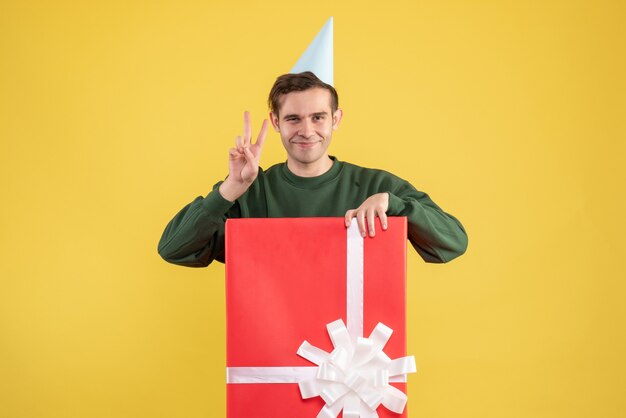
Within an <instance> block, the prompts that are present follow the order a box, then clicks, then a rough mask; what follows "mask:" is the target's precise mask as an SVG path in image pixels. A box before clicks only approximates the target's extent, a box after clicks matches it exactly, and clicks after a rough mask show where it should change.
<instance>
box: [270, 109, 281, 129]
mask: <svg viewBox="0 0 626 418" xmlns="http://www.w3.org/2000/svg"><path fill="white" fill-rule="evenodd" d="M270 120H271V121H272V126H273V127H274V130H275V131H276V132H280V126H279V125H278V115H275V114H274V112H270Z"/></svg>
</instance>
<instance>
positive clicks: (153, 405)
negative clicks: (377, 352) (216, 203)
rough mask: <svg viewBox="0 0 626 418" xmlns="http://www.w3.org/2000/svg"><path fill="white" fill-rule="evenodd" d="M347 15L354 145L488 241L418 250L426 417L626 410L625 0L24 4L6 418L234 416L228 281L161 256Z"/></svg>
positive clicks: (344, 76)
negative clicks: (453, 254) (424, 254)
mask: <svg viewBox="0 0 626 418" xmlns="http://www.w3.org/2000/svg"><path fill="white" fill-rule="evenodd" d="M330 15H333V16H334V17H335V68H336V70H335V83H336V86H337V88H338V90H339V94H340V104H341V106H342V107H343V108H344V111H345V116H344V120H343V122H342V126H341V127H340V129H339V131H337V132H336V134H335V136H334V138H333V141H334V143H333V144H332V145H331V151H332V153H333V154H334V155H337V156H338V157H339V158H340V159H343V160H347V161H350V162H353V163H357V164H360V165H364V166H373V167H378V168H384V169H387V170H390V171H393V172H394V173H396V174H398V175H400V176H401V177H404V178H406V179H407V180H409V181H410V182H411V183H413V184H414V185H415V186H416V187H418V188H419V189H422V190H424V191H427V192H428V193H429V194H430V195H431V197H432V198H433V199H434V200H435V201H436V202H437V203H439V204H440V205H441V206H442V207H443V208H444V209H446V210H448V211H449V212H451V213H453V214H455V215H456V216H458V217H459V219H461V221H462V222H463V223H464V225H465V226H466V228H467V230H468V233H469V236H470V247H469V250H468V253H467V254H466V255H465V256H464V257H462V258H460V259H458V260H456V261H454V262H452V263H450V264H448V265H426V264H424V263H423V262H422V261H421V259H419V257H418V256H417V255H416V254H415V253H414V252H411V253H410V258H409V265H408V272H409V273H408V274H409V277H408V283H409V295H408V301H409V308H408V311H409V324H410V325H409V352H410V353H412V354H414V355H415V356H416V359H417V363H418V368H419V373H418V374H417V375H413V376H411V377H410V389H409V408H410V412H411V416H414V417H424V418H437V417H442V418H443V417H454V418H461V417H481V418H482V417H520V418H528V417H546V418H554V417H568V418H570V417H603V418H608V417H624V416H626V401H625V400H624V393H625V390H626V377H625V376H626V362H625V360H624V358H623V357H624V355H626V337H625V335H624V334H625V328H626V308H625V307H624V305H625V302H624V296H625V290H626V286H625V285H624V279H625V277H626V268H625V267H624V258H625V254H626V245H625V244H624V237H625V236H626V230H625V222H624V220H623V217H624V216H625V215H624V214H625V212H626V205H625V198H624V190H625V181H624V180H625V178H626V169H625V168H624V166H625V165H626V158H625V154H626V152H625V151H626V149H625V148H626V146H625V143H626V129H625V127H624V126H625V124H624V120H625V116H626V82H625V79H626V77H625V74H626V60H625V49H626V43H625V41H626V33H625V29H624V28H625V25H624V21H626V13H625V6H624V2H622V1H617V0H616V1H591V0H588V1H565V0H563V1H550V0H548V1H530V2H526V1H509V0H507V1H495V0H494V1H417V2H416V1H404V2H399V1H384V2H371V3H367V2H362V1H353V2H339V1H336V0H335V1H325V0H321V1H317V2H309V3H306V2H305V3H302V2H290V1H267V2H251V1H242V2H236V1H233V2H227V1H186V0H185V1H130V2H129V1H107V2H79V1H76V2H70V1H66V0H61V1H54V2H53V1H17V0H9V1H6V0H5V1H3V2H2V5H1V6H0V139H1V143H0V144H1V149H0V185H1V189H0V190H1V193H2V204H1V205H0V231H1V232H0V234H1V235H0V257H1V259H0V417H2V418H5V417H6V418H31V417H33V418H39V417H46V418H47V417H94V418H96V417H97V418H100V417H102V418H104V417H107V418H108V417H120V418H126V417H128V418H131V417H132V418H135V417H150V418H157V417H168V418H169V417H185V418H192V417H222V416H224V415H225V413H224V411H225V384H224V377H225V373H224V364H225V350H224V344H225V340H224V332H225V329H224V322H225V318H224V268H223V266H222V265H217V264H216V265H213V266H211V267H209V268H208V269H195V270H194V269H186V268H182V267H177V266H172V265H168V264H166V263H165V262H164V261H162V260H161V259H160V258H159V257H158V255H157V253H156V245H157V242H158V239H159V237H160V234H161V232H162V230H163V228H164V227H165V224H166V223H167V222H168V221H169V219H170V218H171V217H172V216H173V215H174V214H175V213H176V212H177V211H178V210H179V209H180V208H181V207H182V206H183V205H185V204H186V203H187V202H188V201H190V200H192V199H193V198H194V197H195V196H197V195H201V194H202V195H204V194H206V193H207V192H208V191H209V190H210V188H211V187H212V185H213V184H214V183H215V182H216V181H218V180H219V179H221V178H223V177H224V175H225V174H226V171H227V149H228V147H229V146H230V144H231V143H232V142H233V140H234V137H235V135H237V134H238V133H239V132H240V131H241V129H242V128H241V125H242V116H241V115H242V112H243V110H246V109H247V110H250V111H251V113H252V117H253V123H254V126H255V131H256V130H258V127H259V125H260V121H261V119H262V117H263V115H265V114H266V111H267V108H266V104H265V100H266V95H267V93H268V90H269V88H270V86H271V84H272V82H273V80H274V78H275V77H276V76H277V75H278V74H281V73H283V72H287V71H288V70H289V69H290V68H291V66H292V64H293V63H295V61H296V60H297V58H298V57H299V56H300V54H301V53H302V52H303V51H304V49H305V48H306V46H307V45H308V44H309V43H310V41H311V40H312V38H313V36H314V35H315V34H316V33H317V31H318V30H319V29H320V28H321V27H322V25H323V24H324V23H325V21H326V20H327V19H328V17H329V16H330ZM284 158H285V156H284V151H283V150H282V148H281V145H280V141H279V138H278V136H277V134H276V133H274V132H272V134H271V136H270V138H269V141H268V143H267V146H266V149H265V150H264V155H263V157H262V163H263V166H264V167H268V166H269V165H271V164H273V163H275V162H279V161H282V160H284ZM252 418H253V417H252Z"/></svg>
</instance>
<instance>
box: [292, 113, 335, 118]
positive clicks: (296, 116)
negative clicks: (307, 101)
mask: <svg viewBox="0 0 626 418" xmlns="http://www.w3.org/2000/svg"><path fill="white" fill-rule="evenodd" d="M326 115H328V112H315V113H311V114H310V115H309V116H326ZM299 117H301V116H300V115H296V114H295V113H293V114H289V115H285V116H283V119H289V118H299Z"/></svg>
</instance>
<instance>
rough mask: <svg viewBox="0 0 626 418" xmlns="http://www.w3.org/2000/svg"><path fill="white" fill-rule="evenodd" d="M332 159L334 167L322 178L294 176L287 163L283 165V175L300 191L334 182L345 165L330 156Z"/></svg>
mask: <svg viewBox="0 0 626 418" xmlns="http://www.w3.org/2000/svg"><path fill="white" fill-rule="evenodd" d="M330 159H331V160H333V165H332V166H331V167H330V170H328V171H327V172H325V173H324V174H322V175H321V176H316V177H300V176H296V175H295V174H293V173H292V172H291V171H289V168H288V167H287V163H286V162H285V163H283V164H282V165H281V167H280V168H281V170H280V172H281V174H282V176H283V177H284V179H285V180H287V181H288V182H289V183H291V184H292V185H294V186H296V187H298V188H300V189H311V188H316V187H318V186H321V185H323V184H326V183H328V182H330V181H333V180H334V179H335V178H337V176H338V175H339V173H340V172H341V169H342V168H343V163H342V162H341V161H338V160H337V158H336V157H333V156H332V155H331V156H330Z"/></svg>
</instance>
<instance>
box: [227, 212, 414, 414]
mask: <svg viewBox="0 0 626 418" xmlns="http://www.w3.org/2000/svg"><path fill="white" fill-rule="evenodd" d="M388 225H389V227H388V229H387V230H386V231H382V230H381V228H380V224H379V223H378V222H377V231H376V236H375V237H373V238H370V237H366V238H361V236H360V235H359V234H358V231H357V229H356V223H355V222H354V223H353V225H352V226H351V227H350V228H346V227H345V224H344V219H343V218H288V219H282V218H281V219H230V220H228V221H227V223H226V321H227V331H226V333H227V339H226V343H227V354H226V363H227V382H228V383H227V416H228V417H229V418H308V417H311V418H314V417H317V416H318V414H320V416H333V415H332V414H328V415H323V413H320V411H321V410H322V409H323V408H324V407H325V405H328V402H325V401H324V400H323V399H322V397H320V396H311V397H309V398H308V399H303V394H302V393H301V390H300V388H299V385H298V382H302V381H303V380H307V379H311V378H315V375H316V373H319V369H321V368H322V366H319V368H318V365H317V364H314V363H312V362H311V361H309V360H310V359H311V356H309V357H307V356H306V355H305V356H304V357H307V358H309V360H307V359H305V358H303V357H302V356H300V355H298V354H297V353H298V349H299V348H300V347H301V344H302V343H303V342H304V341H305V340H306V341H308V342H309V343H310V344H311V345H312V346H315V347H318V348H319V349H321V350H324V351H325V352H326V353H331V352H332V353H333V354H335V356H334V357H333V355H332V354H331V355H330V357H331V358H334V359H336V358H338V357H341V355H340V354H341V353H336V351H341V350H335V352H333V350H334V348H335V347H333V342H335V343H336V342H337V341H338V340H341V338H342V337H341V336H342V335H344V336H345V335H348V334H345V333H344V334H342V332H344V331H345V328H343V327H342V325H343V324H347V327H348V330H349V332H350V335H351V336H352V337H351V338H352V343H353V347H356V343H355V340H356V339H355V336H354V333H355V332H359V333H360V335H362V336H364V337H367V336H369V335H370V333H372V331H373V330H374V329H375V327H376V326H377V324H378V323H379V322H380V323H382V324H384V326H382V327H380V326H379V327H378V328H376V330H377V331H376V332H373V333H372V335H371V336H372V339H374V334H377V335H378V336H380V335H381V332H382V333H383V334H384V333H385V331H384V330H385V329H387V330H388V331H391V330H393V335H391V337H390V338H389V336H388V335H387V337H386V338H388V341H387V342H386V344H385V342H382V345H383V346H384V354H385V355H386V356H388V358H391V359H397V358H401V357H404V356H406V296H405V295H406V236H407V231H406V218H394V217H392V218H389V219H388ZM355 248H356V249H355ZM359 252H360V254H359ZM353 253H356V254H357V255H356V256H355V255H353ZM359 257H360V258H359ZM355 260H356V261H355ZM348 277H351V279H348ZM354 277H357V278H356V279H355V278H354ZM359 280H360V281H361V282H360V283H359ZM355 286H356V287H355ZM359 286H360V288H359ZM354 289H356V290H354ZM359 292H360V294H359ZM355 295H356V296H355ZM359 316H360V317H359ZM354 318H356V319H354ZM338 319H341V320H342V321H343V324H342V323H341V322H340V321H337V320H338ZM357 320H358V321H360V323H358V321H357ZM331 323H334V324H331ZM327 324H331V325H329V327H328V330H327ZM385 326H386V327H385ZM387 327H388V328H387ZM331 328H333V329H336V332H337V333H336V334H335V337H334V338H335V339H336V340H337V341H335V340H333V341H331V338H333V337H331V338H329V333H330V330H331ZM389 328H390V329H391V330H389ZM342 330H343V331H342ZM355 330H357V331H355ZM379 331H381V332H379ZM359 344H360V343H359ZM375 344H376V343H374V345H375ZM335 345H336V344H335ZM348 345H350V343H348ZM379 345H380V344H379ZM360 349H362V347H361V348H356V349H354V350H356V351H359V350H360ZM311 350H312V352H313V353H314V357H315V355H317V354H319V353H323V352H321V351H315V350H316V349H315V348H314V347H313V348H312V349H311ZM311 350H309V352H311ZM354 350H352V353H354V352H355V351H354ZM304 351H306V350H304ZM326 353H323V354H322V355H323V356H326ZM370 357H371V356H370ZM383 357H384V355H383ZM328 361H330V360H328ZM333 361H335V360H333ZM333 364H338V363H333ZM333 367H334V366H332V365H331V367H330V369H332V368H333ZM413 367H414V365H413ZM392 368H393V366H392ZM409 368H410V367H409ZM325 370H326V369H325ZM405 372H406V370H405ZM331 373H332V371H331ZM385 373H386V372H385ZM304 375H306V378H305V377H303V376H304ZM241 376H244V377H241ZM403 376H404V375H402V376H401V377H403ZM389 381H391V382H398V381H399V382H402V381H403V379H402V378H400V379H396V380H393V379H389ZM277 382H278V383H277ZM314 385H315V384H314ZM359 385H360V383H358V382H357V383H355V386H359ZM389 385H391V386H394V387H396V388H399V389H400V390H401V391H403V392H406V383H389ZM332 387H333V388H337V387H338V386H337V385H335V386H332ZM360 387H361V389H362V390H365V389H363V388H364V387H365V386H360ZM318 389H319V388H318ZM370 389H371V387H370ZM390 390H393V391H396V392H397V390H395V389H393V388H391V389H390ZM339 395H341V394H339ZM400 395H402V394H400ZM327 396H328V395H327ZM361 396H362V397H363V395H361ZM372 396H374V395H372ZM345 398H346V399H348V397H347V396H346V397H345ZM364 398H365V397H364ZM368 399H369V398H368ZM327 400H328V399H327ZM357 403H358V401H357ZM379 403H380V402H379ZM379 403H378V404H379ZM378 404H375V405H378ZM334 405H335V406H336V405H337V403H335V404H334ZM375 407H376V412H377V413H378V416H379V417H383V418H385V417H389V418H391V417H406V416H407V412H406V408H404V411H403V412H402V413H401V414H399V413H396V412H391V411H389V410H388V409H386V407H385V406H384V405H380V406H375ZM402 407H403V405H402ZM325 411H326V410H325ZM347 411H348V406H344V411H343V414H344V416H346V415H349V413H348V412H347ZM324 413H328V412H324ZM355 416H357V415H355ZM361 416H372V417H374V416H376V415H375V413H374V414H373V415H365V414H362V415H361Z"/></svg>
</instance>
